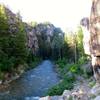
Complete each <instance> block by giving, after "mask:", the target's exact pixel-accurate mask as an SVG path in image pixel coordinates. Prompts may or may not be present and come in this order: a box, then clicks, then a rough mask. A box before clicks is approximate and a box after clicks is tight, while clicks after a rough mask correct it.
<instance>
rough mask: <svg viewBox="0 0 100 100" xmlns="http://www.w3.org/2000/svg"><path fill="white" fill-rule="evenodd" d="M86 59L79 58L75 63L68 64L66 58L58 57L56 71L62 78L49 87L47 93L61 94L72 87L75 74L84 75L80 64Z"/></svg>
mask: <svg viewBox="0 0 100 100" xmlns="http://www.w3.org/2000/svg"><path fill="white" fill-rule="evenodd" d="M85 61H86V59H84V58H81V59H79V61H78V62H77V63H75V64H74V63H71V64H69V63H68V62H67V60H66V59H62V60H61V59H59V60H57V61H56V62H55V63H56V69H57V72H58V74H59V76H60V78H61V79H62V81H61V82H59V83H58V84H57V85H55V86H53V87H52V88H50V89H49V90H48V92H47V95H50V96H52V95H61V94H62V93H63V91H64V90H65V89H66V90H71V89H73V86H74V82H75V81H76V76H77V75H84V74H86V73H84V71H83V70H82V69H81V65H82V64H84V63H85Z"/></svg>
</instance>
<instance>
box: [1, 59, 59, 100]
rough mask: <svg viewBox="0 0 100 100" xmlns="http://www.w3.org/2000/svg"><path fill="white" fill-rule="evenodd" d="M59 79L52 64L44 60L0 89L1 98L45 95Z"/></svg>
mask: <svg viewBox="0 0 100 100" xmlns="http://www.w3.org/2000/svg"><path fill="white" fill-rule="evenodd" d="M44 69H45V70H44ZM59 81H60V79H59V77H58V75H57V73H56V72H55V69H54V64H53V63H52V62H51V61H49V60H45V61H43V62H42V63H41V64H39V65H38V66H37V67H35V68H34V69H31V70H28V71H27V72H25V73H23V74H22V75H21V77H19V78H18V79H16V80H14V81H12V82H10V84H9V86H8V87H5V89H4V90H2V91H0V94H3V96H1V100H2V98H3V100H6V99H5V98H10V97H12V98H13V99H19V98H20V99H21V98H22V100H24V99H23V98H24V97H27V96H40V97H41V96H46V93H47V91H48V89H49V88H51V87H52V86H54V85H56V84H57V83H59ZM7 91H8V92H7ZM20 91H21V94H20ZM6 93H7V94H6ZM11 100H12V99H11Z"/></svg>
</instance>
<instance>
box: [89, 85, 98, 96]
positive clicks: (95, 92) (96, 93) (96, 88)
mask: <svg viewBox="0 0 100 100" xmlns="http://www.w3.org/2000/svg"><path fill="white" fill-rule="evenodd" d="M91 94H93V95H95V96H98V95H100V84H96V85H95V86H94V87H93V88H92V89H91Z"/></svg>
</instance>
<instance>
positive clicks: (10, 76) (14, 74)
mask: <svg viewBox="0 0 100 100" xmlns="http://www.w3.org/2000/svg"><path fill="white" fill-rule="evenodd" d="M41 62H42V60H41V59H40V58H35V59H34V60H33V61H31V62H30V63H28V64H24V65H19V66H18V67H17V68H16V69H13V70H12V71H11V72H0V90H2V89H3V88H6V87H7V86H8V85H9V84H10V83H11V82H12V81H14V80H16V79H18V78H20V76H21V75H22V74H23V73H25V72H27V71H28V70H31V69H33V68H35V67H36V66H38V65H39V64H40V63H41Z"/></svg>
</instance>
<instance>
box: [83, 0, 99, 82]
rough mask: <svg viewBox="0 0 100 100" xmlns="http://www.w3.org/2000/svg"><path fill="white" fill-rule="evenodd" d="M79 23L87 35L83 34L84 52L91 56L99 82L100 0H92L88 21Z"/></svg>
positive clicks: (85, 19) (84, 20) (95, 75)
mask: <svg viewBox="0 0 100 100" xmlns="http://www.w3.org/2000/svg"><path fill="white" fill-rule="evenodd" d="M81 24H82V25H83V26H84V30H88V31H87V32H86V31H84V33H87V34H88V35H85V36H84V49H85V53H86V54H88V55H90V56H91V58H92V66H93V71H94V77H95V79H96V81H97V82H98V83H100V0H92V7H91V14H90V22H89V20H88V19H87V18H84V19H82V21H81Z"/></svg>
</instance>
